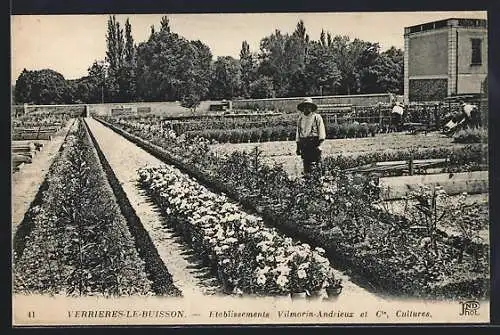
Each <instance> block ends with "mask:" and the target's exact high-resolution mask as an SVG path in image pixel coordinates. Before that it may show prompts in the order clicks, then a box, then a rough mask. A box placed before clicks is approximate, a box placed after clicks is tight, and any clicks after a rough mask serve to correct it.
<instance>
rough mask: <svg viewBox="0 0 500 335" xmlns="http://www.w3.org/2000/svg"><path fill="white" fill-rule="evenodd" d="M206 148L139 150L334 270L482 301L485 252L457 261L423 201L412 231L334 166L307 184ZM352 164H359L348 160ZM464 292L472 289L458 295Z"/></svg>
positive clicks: (202, 143)
mask: <svg viewBox="0 0 500 335" xmlns="http://www.w3.org/2000/svg"><path fill="white" fill-rule="evenodd" d="M122 125H123V124H122ZM125 129H127V130H129V131H131V132H132V133H133V134H134V135H136V136H138V137H140V138H144V136H145V135H146V133H153V137H152V138H151V139H150V143H151V144H157V145H159V144H160V142H159V139H160V138H162V137H161V136H160V135H159V133H158V134H157V135H154V133H155V132H151V131H146V130H145V129H142V128H141V127H140V126H138V125H134V124H130V123H129V124H127V125H125ZM129 138H132V137H129ZM208 144H209V142H208V141H206V140H203V139H200V138H199V137H197V138H196V139H192V140H189V139H188V140H185V139H183V140H182V141H181V140H178V139H172V140H171V141H170V142H169V143H164V144H163V148H164V149H163V150H161V149H157V147H153V146H151V145H150V144H149V143H146V144H145V146H146V147H147V148H148V151H150V152H151V153H153V154H154V155H157V156H158V157H163V158H164V159H165V160H166V161H167V162H169V163H171V164H175V165H177V166H179V167H181V168H182V169H183V171H188V173H189V174H191V175H192V176H196V178H197V179H198V181H199V182H201V183H204V184H206V185H210V186H211V188H213V189H215V190H218V191H219V192H223V193H225V194H226V195H227V196H228V197H229V198H231V199H237V200H238V201H239V202H240V203H241V204H243V205H244V206H246V207H248V208H254V209H256V210H257V211H258V212H259V213H261V215H262V217H263V218H264V220H265V221H266V223H267V224H268V225H270V226H274V227H277V228H279V229H280V230H282V231H284V232H286V233H287V234H292V235H293V236H294V237H297V238H299V239H301V240H303V241H305V242H309V241H310V242H311V243H313V244H315V245H318V246H321V247H322V248H324V249H325V250H327V251H328V256H329V258H331V259H332V260H334V261H335V262H336V263H337V264H343V265H344V266H345V267H347V268H349V269H351V270H352V271H353V273H356V274H358V275H361V276H363V277H364V278H365V279H366V280H368V281H370V283H372V284H374V285H376V286H378V287H380V288H383V289H384V290H385V291H388V292H390V293H395V294H397V295H402V294H404V295H410V296H414V297H434V298H436V297H443V296H444V297H453V298H457V297H466V298H471V297H472V298H480V297H486V296H488V294H489V281H488V278H489V276H488V252H487V247H488V246H487V245H483V244H479V245H478V246H477V248H478V249H480V250H483V251H484V250H486V251H485V252H481V253H477V254H475V255H474V256H473V257H471V254H473V253H474V252H475V251H471V250H470V248H466V249H464V253H465V254H464V256H463V261H462V262H461V263H460V262H457V257H458V255H457V246H456V242H454V240H453V238H451V237H450V236H449V235H447V234H446V233H445V232H442V231H441V232H439V233H438V231H437V229H434V228H435V227H434V223H435V222H434V223H433V222H432V220H434V219H435V218H438V219H440V217H437V216H435V215H434V214H432V213H430V212H429V208H431V210H432V208H434V207H432V205H431V206H430V207H429V206H427V207H429V208H427V209H426V208H424V207H426V205H425V199H424V200H422V201H421V202H419V203H420V204H422V205H423V206H421V208H422V210H423V212H422V213H423V214H424V215H427V214H429V215H428V216H427V217H428V218H430V221H429V223H430V225H429V227H428V228H429V230H428V231H426V232H423V231H422V230H420V229H413V228H410V227H411V222H409V221H408V220H407V219H405V218H404V217H401V216H396V215H393V214H391V213H387V212H384V211H381V210H379V209H377V208H375V207H374V206H372V204H373V203H374V202H377V201H378V200H379V188H378V185H377V183H376V180H375V179H373V178H371V177H367V176H363V175H359V176H358V175H353V174H348V173H345V172H342V171H341V170H342V168H341V167H340V166H339V165H337V166H332V167H331V168H328V166H326V167H322V169H321V170H320V169H318V170H316V171H315V172H314V173H312V174H311V175H310V176H308V178H297V179H291V178H289V177H288V175H287V173H286V172H285V171H284V169H283V167H282V166H281V165H275V166H272V167H271V166H268V165H267V164H265V162H264V161H263V159H262V155H261V153H260V152H259V150H258V149H257V148H256V150H253V151H252V152H238V151H235V152H233V153H232V154H229V155H222V156H219V155H216V154H214V153H213V152H211V151H210V150H208ZM483 149H484V148H483V147H482V146H480V147H479V148H478V147H470V148H467V149H466V150H468V151H466V150H464V153H463V154H461V155H457V156H460V157H461V158H460V159H463V158H465V156H468V157H472V156H473V155H475V153H476V152H478V151H481V150H483ZM440 150H442V151H437V152H435V154H438V155H445V156H446V155H447V156H450V151H449V149H448V151H447V150H446V149H440ZM201 151H203V152H204V155H202V156H200V155H199V153H200V152H201ZM406 153H407V152H406ZM400 154H401V153H400ZM427 154H428V153H427ZM383 155H384V154H382V155H381V154H378V156H377V157H374V156H370V157H365V158H371V159H374V158H380V157H382V156H383ZM414 155H415V156H416V155H418V152H416V153H414ZM457 158H459V157H455V160H457ZM366 160H368V159H366ZM450 161H453V158H451V157H450ZM338 162H339V163H341V162H342V160H340V159H339V160H338ZM351 162H354V163H359V162H356V159H353V158H352V160H351ZM348 163H349V162H348V161H346V162H344V164H346V165H347V164H348ZM351 164H352V163H351ZM432 198H433V196H432V195H431V196H430V199H432ZM426 199H429V198H426ZM436 208H437V207H436ZM468 220H469V219H467V220H466V221H465V222H468ZM426 229H427V228H426ZM429 231H430V232H431V233H432V234H434V233H435V235H433V236H434V237H435V243H436V249H435V250H438V251H439V255H438V256H437V257H435V256H434V255H432V254H430V252H429V250H428V248H426V245H424V244H425V243H426V242H425V241H427V238H428V237H429V233H428V232H429ZM459 242H460V241H459ZM468 245H469V246H470V245H471V244H470V243H469V244H468ZM466 250H467V251H466ZM450 282H451V283H450ZM464 286H467V287H469V286H470V287H474V290H472V291H471V290H464V289H463V287H464Z"/></svg>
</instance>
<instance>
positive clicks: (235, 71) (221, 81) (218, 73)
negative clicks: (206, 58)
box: [210, 56, 241, 99]
mask: <svg viewBox="0 0 500 335" xmlns="http://www.w3.org/2000/svg"><path fill="white" fill-rule="evenodd" d="M240 86H241V70H240V64H239V62H238V60H237V59H234V58H233V57H230V56H225V57H218V58H217V60H216V61H215V62H214V65H213V75H212V85H211V87H210V92H211V96H212V97H213V98H214V99H231V98H233V97H235V96H237V95H238V93H239V88H240Z"/></svg>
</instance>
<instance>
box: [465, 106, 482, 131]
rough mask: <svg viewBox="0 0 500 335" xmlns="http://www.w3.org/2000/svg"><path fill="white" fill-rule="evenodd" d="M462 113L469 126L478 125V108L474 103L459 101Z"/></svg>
mask: <svg viewBox="0 0 500 335" xmlns="http://www.w3.org/2000/svg"><path fill="white" fill-rule="evenodd" d="M460 105H461V109H462V114H463V115H464V117H465V118H466V122H467V124H468V125H470V126H471V127H474V128H476V127H478V126H479V125H480V120H479V110H478V108H477V106H476V105H472V104H469V103H465V102H463V101H461V104H460Z"/></svg>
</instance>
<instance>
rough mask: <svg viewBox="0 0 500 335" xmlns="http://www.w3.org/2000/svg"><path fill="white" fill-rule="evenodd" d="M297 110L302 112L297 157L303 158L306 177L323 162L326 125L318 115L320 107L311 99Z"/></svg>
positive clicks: (298, 128) (303, 102) (297, 134)
mask: <svg viewBox="0 0 500 335" xmlns="http://www.w3.org/2000/svg"><path fill="white" fill-rule="evenodd" d="M297 109H298V110H299V111H300V112H301V114H300V116H299V118H298V120H297V132H296V135H295V139H296V142H297V151H296V153H297V155H300V156H301V157H302V162H303V165H304V175H306V176H307V175H309V174H310V172H311V171H312V168H313V166H319V164H320V161H321V148H320V145H321V143H323V141H324V140H325V138H326V130H325V124H324V123H323V118H322V117H321V115H319V114H318V113H316V110H317V109H318V106H317V105H316V104H315V103H314V102H313V101H312V99H311V98H305V99H304V101H302V102H301V103H300V104H298V105H297Z"/></svg>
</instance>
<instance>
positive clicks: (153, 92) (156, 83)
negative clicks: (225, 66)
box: [137, 17, 212, 105]
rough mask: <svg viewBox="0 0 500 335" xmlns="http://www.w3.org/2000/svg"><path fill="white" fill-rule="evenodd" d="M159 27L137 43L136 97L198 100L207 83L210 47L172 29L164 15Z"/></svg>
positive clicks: (203, 96) (202, 95) (209, 71)
mask: <svg viewBox="0 0 500 335" xmlns="http://www.w3.org/2000/svg"><path fill="white" fill-rule="evenodd" d="M161 26H162V28H161V29H160V31H158V32H154V33H153V34H152V36H151V37H150V38H149V40H148V41H146V42H143V43H140V44H139V45H138V46H137V92H138V96H139V97H140V98H141V99H142V100H145V101H163V100H167V101H169V100H170V101H172V100H180V101H183V104H187V105H191V104H192V103H193V102H195V101H198V102H199V100H200V99H204V98H205V97H206V96H207V93H208V88H209V86H210V77H211V69H210V64H211V61H212V54H211V52H210V48H209V47H208V46H206V45H205V44H203V43H202V42H201V41H188V40H186V39H185V38H183V37H181V36H179V35H177V34H176V33H174V32H172V31H171V29H170V26H169V24H168V18H166V17H164V18H162V23H161Z"/></svg>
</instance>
